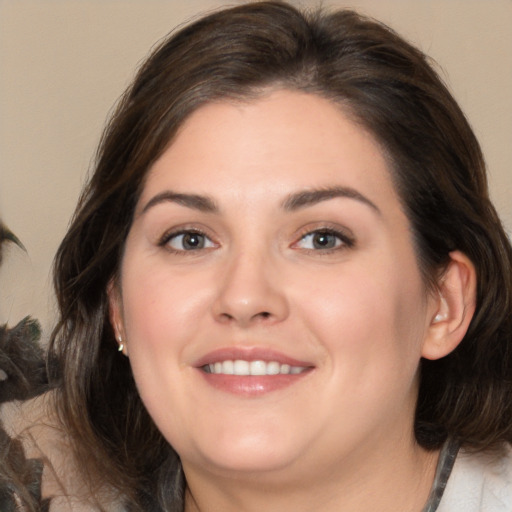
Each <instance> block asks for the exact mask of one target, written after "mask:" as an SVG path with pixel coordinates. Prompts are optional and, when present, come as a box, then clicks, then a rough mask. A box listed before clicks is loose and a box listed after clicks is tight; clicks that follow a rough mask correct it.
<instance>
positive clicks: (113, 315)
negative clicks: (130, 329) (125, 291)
mask: <svg viewBox="0 0 512 512" xmlns="http://www.w3.org/2000/svg"><path fill="white" fill-rule="evenodd" d="M107 295H108V310H109V319H110V325H112V329H113V330H114V335H115V337H116V341H117V343H118V346H119V350H120V351H122V352H123V354H124V355H125V356H128V344H127V340H126V335H125V330H124V319H123V307H122V299H121V291H120V290H119V286H118V285H117V284H116V282H115V279H114V278H112V279H111V280H110V281H109V283H108V286H107Z"/></svg>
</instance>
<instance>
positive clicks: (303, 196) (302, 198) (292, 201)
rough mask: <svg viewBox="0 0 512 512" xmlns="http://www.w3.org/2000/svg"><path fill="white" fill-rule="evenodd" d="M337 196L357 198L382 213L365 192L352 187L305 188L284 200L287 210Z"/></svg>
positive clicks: (297, 208)
mask: <svg viewBox="0 0 512 512" xmlns="http://www.w3.org/2000/svg"><path fill="white" fill-rule="evenodd" d="M337 197H345V198H348V199H355V200H356V201H359V202H361V203H363V204H365V205H367V206H369V207H370V208H372V209H373V210H375V212H377V213H378V214H379V215H380V214H381V211H380V209H379V208H378V206H377V205H376V204H375V203H374V202H372V201H370V199H368V198H367V197H365V196H364V195H363V194H361V193H360V192H358V191H357V190H355V189H353V188H350V187H329V188H321V189H313V190H303V191H300V192H296V193H294V194H291V195H289V196H288V197H287V198H286V199H285V200H284V202H283V208H284V209H285V210H286V211H295V210H299V209H301V208H306V207H308V206H313V205H315V204H317V203H321V202H322V201H328V200H329V199H335V198H337Z"/></svg>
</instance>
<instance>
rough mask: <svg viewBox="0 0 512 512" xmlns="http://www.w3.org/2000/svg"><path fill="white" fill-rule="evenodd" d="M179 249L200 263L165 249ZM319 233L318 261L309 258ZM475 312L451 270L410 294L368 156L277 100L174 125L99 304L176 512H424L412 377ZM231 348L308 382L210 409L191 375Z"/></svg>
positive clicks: (385, 190)
mask: <svg viewBox="0 0 512 512" xmlns="http://www.w3.org/2000/svg"><path fill="white" fill-rule="evenodd" d="M326 189H329V190H331V193H330V194H327V195H325V194H324V196H322V195H321V194H320V195H319V194H317V195H316V196H314V197H313V198H311V197H309V202H308V201H306V202H305V203H306V204H299V205H298V206H297V203H300V200H297V197H305V196H304V195H303V196H297V194H300V193H301V192H304V191H311V190H321V191H322V190H326ZM333 189H334V190H335V193H333V192H332V191H333ZM340 190H341V193H340ZM170 192H172V194H174V195H170ZM166 194H167V196H166ZM175 194H187V195H189V196H190V195H194V197H195V196H197V195H199V196H202V197H203V200H202V202H198V201H197V200H190V197H189V198H188V199H187V200H186V201H183V200H182V199H177V197H182V196H176V195H175ZM294 195H295V196H294ZM291 196H294V197H295V199H296V201H295V204H294V206H292V205H291V202H290V197H291ZM320 196H322V197H320ZM204 197H207V198H208V200H209V201H211V203H212V204H208V202H206V203H205V200H204ZM303 202H304V201H303ZM206 206H215V211H210V210H211V208H210V209H208V208H206ZM205 208H206V209H205ZM187 230H188V231H189V232H190V230H192V231H198V232H200V233H201V234H202V235H200V240H201V242H204V247H203V248H192V249H190V246H187V249H188V250H185V249H186V247H185V246H184V245H183V237H182V236H181V235H180V234H174V235H173V233H183V231H187ZM319 231H320V232H321V233H322V234H324V235H325V234H327V235H329V237H330V238H328V240H329V244H330V245H333V247H331V248H323V246H321V245H318V244H316V245H315V243H314V242H315V240H316V241H318V236H316V235H318V232H319ZM335 233H338V234H335ZM315 234H316V235H315ZM203 235H204V238H203ZM315 236H316V238H315ZM329 244H328V245H329ZM472 293H473V294H474V271H473V270H472V267H471V264H470V263H469V262H468V261H467V259H466V258H465V257H464V256H463V255H461V254H459V253H452V263H451V264H450V265H449V267H448V268H447V271H446V272H445V274H444V277H443V282H442V283H440V286H439V293H437V292H436V293H428V292H427V290H426V289H425V285H424V283H423V281H422V278H421V275H420V271H419V269H418V264H417V256H416V254H415V250H414V247H413V244H412V239H411V230H410V225H409V221H408V219H407V217H406V216H405V214H404V212H403V210H402V208H401V204H400V201H399V198H398V197H397V194H396V192H395V190H394V188H393V185H392V182H391V179H390V173H389V169H388V165H387V162H386V160H385V158H384V156H383V153H382V151H381V150H380V148H379V146H378V144H377V143H376V142H375V141H374V139H373V138H372V137H371V136H370V135H369V134H368V133H366V132H365V131H364V130H363V129H362V128H361V127H360V126H358V125H356V124H355V123H353V122H352V121H351V120H350V119H349V118H348V117H347V116H345V115H344V114H343V112H342V111H341V110H340V109H339V108H338V107H336V106H334V105H333V104H332V103H330V102H329V101H327V100H325V99H322V98H319V97H317V96H314V95H308V94H305V93H299V92H292V91H287V90H274V91H269V93H268V94H266V95H264V96H263V97H261V98H260V99H257V100H253V101H251V102H247V103H237V104H235V103H227V102H225V103H222V102H221V103H213V104H208V105H206V106H204V107H202V108H200V109H199V110H198V111H196V112H195V113H194V114H193V115H192V116H191V117H190V118H189V119H188V120H187V121H186V122H185V123H184V125H183V126H182V128H181V130H180V132H179V134H178V136H177V137H176V139H175V140H174V141H173V143H172V144H171V145H170V146H169V148H168V149H167V150H166V151H165V152H164V154H163V155H162V156H161V157H160V158H159V159H158V160H157V162H156V163H155V164H154V165H153V167H152V168H151V169H150V171H149V174H148V178H147V181H146V183H145V187H144V190H143V191H142V194H141V197H140V200H139V202H138V205H137V208H136V213H135V217H134V222H133V225H132V227H131V230H130V232H129V236H128V239H127V242H126V247H125V252H124V257H123V260H122V266H121V277H120V282H119V283H118V285H116V286H114V285H113V284H112V286H111V288H110V297H111V319H112V323H113V325H114V328H115V330H116V332H117V333H118V335H119V336H121V337H122V339H123V343H124V351H125V354H126V355H127V356H129V358H130V362H131V365H132V369H133V373H134V376H135V379H136V382H137V386H138V389H139V392H140V395H141V397H142V400H143V401H144V403H145V405H146V407H147V409H148V411H149V413H150V414H151V416H152V417H153V419H154V420H155V422H156V424H157V426H158V427H159V429H160V430H161V432H162V433H163V435H164V436H165V437H166V439H167V440H168V441H169V442H170V443H171V445H172V446H173V447H174V448H175V449H176V451H177V452H178V453H179V455H180V456H181V460H182V463H183V467H184V470H185V474H186V477H187V483H188V490H187V500H186V509H187V510H189V511H191V510H201V511H203V510H223V511H230V510H233V511H234V510H237V511H240V510H244V511H252V510H254V511H256V510H267V511H273V510H275V511H277V510H279V511H287V510H294V511H307V510H308V511H309V510H323V511H329V510H332V511H335V510H336V511H339V510H344V511H357V510H380V511H386V510H390V511H391V510H404V511H405V510H411V511H413V510H416V511H419V510H421V508H422V507H423V505H424V503H425V501H426V500H427V497H428V492H429V489H430V486H431V483H432V479H433V475H434V471H435V463H436V459H437V453H429V452H425V451H424V450H422V449H421V448H420V447H419V446H417V444H416V443H415V440H414V435H413V416H414V407H415V402H416V397H417V387H418V364H419V360H420V358H421V357H422V356H425V357H429V358H437V357H442V356H443V355H445V354H446V353H448V352H449V351H451V350H452V349H453V348H454V347H455V346H456V344H457V343H458V342H459V341H460V339H461V338H462V336H463V334H464V332H465V329H466V328H467V324H468V322H469V318H470V317H471V314H472V307H473V305H472V304H473V303H472ZM232 347H236V348H241V349H246V348H258V349H260V348H261V349H265V350H267V349H268V350H273V351H277V352H278V353H279V354H284V355H285V356H287V357H292V358H294V359H297V360H300V361H302V362H306V363H307V364H308V372H307V373H306V374H305V375H303V376H301V378H299V379H296V380H294V381H293V382H292V383H291V384H290V385H287V386H285V387H281V388H278V389H274V390H270V391H263V392H261V393H252V394H251V393H245V394H244V393H233V392H230V391H229V390H225V389H222V388H220V389H219V388H218V387H215V386H212V385H211V383H210V382H208V380H207V379H205V376H204V373H203V371H202V370H201V369H200V368H198V367H197V364H198V361H200V360H202V359H201V358H203V359H204V357H205V356H207V355H208V354H209V353H211V351H214V350H217V349H225V348H232Z"/></svg>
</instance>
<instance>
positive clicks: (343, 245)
mask: <svg viewBox="0 0 512 512" xmlns="http://www.w3.org/2000/svg"><path fill="white" fill-rule="evenodd" d="M185 235H189V236H193V235H197V236H199V237H202V246H200V247H195V248H194V247H193V248H190V249H185V248H183V249H176V248H175V247H172V246H171V245H170V242H171V240H173V239H177V238H178V237H180V236H185ZM317 235H323V236H327V237H335V238H336V241H335V246H334V247H327V248H323V247H316V248H302V250H303V251H305V252H309V253H316V254H320V255H325V256H327V255H329V254H332V253H336V252H339V251H343V250H346V249H350V248H352V247H354V245H355V239H354V238H353V237H352V236H350V235H348V234H347V233H346V232H343V231H341V230H339V229H335V228H331V227H319V228H316V229H310V228H309V229H307V230H304V231H303V233H302V234H301V235H300V238H299V239H298V241H296V242H294V243H293V244H292V245H291V247H292V249H301V247H299V245H300V243H301V242H304V241H305V240H306V239H307V238H308V237H315V236H317ZM313 243H314V242H313ZM204 244H207V245H206V246H205V245H204ZM215 245H216V243H215V242H214V241H213V240H212V239H211V238H210V237H209V236H208V235H207V234H206V233H205V232H204V231H202V230H200V229H197V228H190V229H187V228H180V229H178V230H171V231H167V232H166V233H164V234H163V235H162V237H161V238H160V240H159V241H158V246H159V247H163V248H165V249H166V250H167V251H169V252H171V253H174V254H178V255H185V254H186V253H189V254H192V253H194V252H197V251H199V250H204V249H210V248H212V247H215Z"/></svg>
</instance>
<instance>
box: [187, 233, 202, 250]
mask: <svg viewBox="0 0 512 512" xmlns="http://www.w3.org/2000/svg"><path fill="white" fill-rule="evenodd" d="M203 245H204V241H203V236H202V235H199V234H198V233H187V234H186V235H184V236H183V247H184V248H185V249H198V248H199V249H200V248H201V247H202V246H203Z"/></svg>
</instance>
